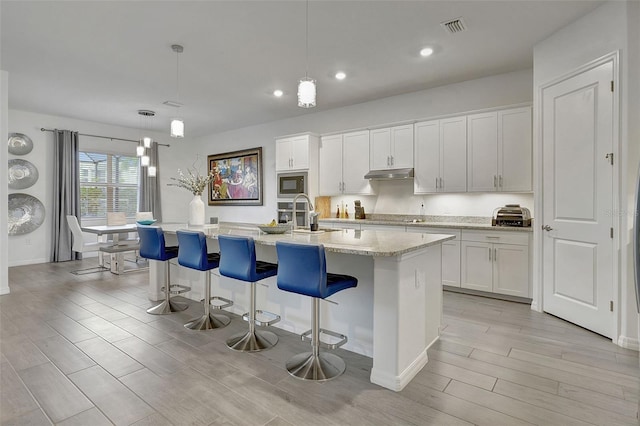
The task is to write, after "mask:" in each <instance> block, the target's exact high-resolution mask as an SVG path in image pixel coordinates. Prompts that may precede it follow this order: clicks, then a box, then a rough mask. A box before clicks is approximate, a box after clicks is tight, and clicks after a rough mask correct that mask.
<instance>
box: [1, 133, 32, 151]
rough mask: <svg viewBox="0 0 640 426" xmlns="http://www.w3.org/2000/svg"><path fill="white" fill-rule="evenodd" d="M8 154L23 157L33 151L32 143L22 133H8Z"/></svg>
mask: <svg viewBox="0 0 640 426" xmlns="http://www.w3.org/2000/svg"><path fill="white" fill-rule="evenodd" d="M7 144H8V145H9V154H13V155H25V154H28V153H30V152H31V150H32V149H33V141H32V140H31V138H30V137H29V136H27V135H23V134H22V133H9V141H8V142H7Z"/></svg>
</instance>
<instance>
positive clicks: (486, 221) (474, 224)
mask: <svg viewBox="0 0 640 426" xmlns="http://www.w3.org/2000/svg"><path fill="white" fill-rule="evenodd" d="M420 220H422V221H420ZM320 222H323V223H358V224H362V225H393V226H411V227H424V228H449V229H472V230H473V229H476V230H481V231H510V232H533V227H516V226H491V218H490V217H482V216H425V217H424V219H422V218H420V216H419V215H384V214H370V215H367V219H337V218H330V217H329V218H324V219H320Z"/></svg>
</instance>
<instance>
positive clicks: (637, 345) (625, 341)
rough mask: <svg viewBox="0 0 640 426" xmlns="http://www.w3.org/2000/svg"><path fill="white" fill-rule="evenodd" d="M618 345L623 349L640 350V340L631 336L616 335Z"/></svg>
mask: <svg viewBox="0 0 640 426" xmlns="http://www.w3.org/2000/svg"><path fill="white" fill-rule="evenodd" d="M618 346H620V347H621V348H625V349H631V350H632V351H640V341H639V340H638V339H636V338H632V337H626V336H620V337H618Z"/></svg>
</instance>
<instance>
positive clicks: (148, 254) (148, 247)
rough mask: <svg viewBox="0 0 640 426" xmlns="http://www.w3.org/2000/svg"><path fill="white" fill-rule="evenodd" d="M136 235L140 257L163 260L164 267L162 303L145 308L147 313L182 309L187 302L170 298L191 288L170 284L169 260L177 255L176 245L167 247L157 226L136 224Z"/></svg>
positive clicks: (155, 313) (156, 313) (163, 312)
mask: <svg viewBox="0 0 640 426" xmlns="http://www.w3.org/2000/svg"><path fill="white" fill-rule="evenodd" d="M138 236H139V237H140V257H144V258H146V259H151V260H158V261H160V262H164V267H165V277H166V281H165V284H164V286H163V287H162V289H161V290H162V291H164V293H165V295H166V297H165V299H164V301H163V302H162V303H160V304H158V305H156V306H154V307H152V308H149V309H147V313H149V314H153V315H165V314H170V313H172V312H179V311H184V310H185V309H187V308H188V307H189V304H187V303H183V302H174V301H173V300H171V295H172V294H182V293H186V292H187V291H189V290H191V288H190V287H186V286H183V285H177V284H174V285H171V284H170V283H171V279H170V267H169V260H170V259H173V258H175V257H177V256H178V247H167V246H166V245H165V242H164V232H162V228H160V227H158V226H146V225H138Z"/></svg>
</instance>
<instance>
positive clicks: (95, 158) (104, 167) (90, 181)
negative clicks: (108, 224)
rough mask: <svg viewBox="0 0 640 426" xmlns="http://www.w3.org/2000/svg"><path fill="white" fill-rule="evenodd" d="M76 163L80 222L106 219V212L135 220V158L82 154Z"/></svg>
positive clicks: (136, 175) (94, 153) (136, 196)
mask: <svg viewBox="0 0 640 426" xmlns="http://www.w3.org/2000/svg"><path fill="white" fill-rule="evenodd" d="M78 160H79V163H80V211H81V216H82V218H83V219H94V218H98V219H99V218H106V217H107V212H125V213H126V215H127V217H135V215H136V211H137V205H138V158H137V157H131V156H128V155H120V154H105V153H100V152H82V151H81V152H79V154H78Z"/></svg>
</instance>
